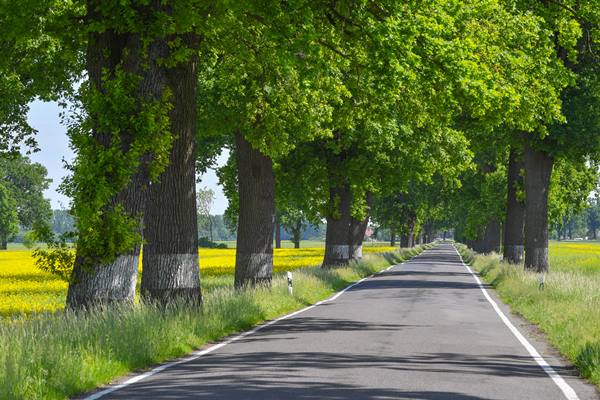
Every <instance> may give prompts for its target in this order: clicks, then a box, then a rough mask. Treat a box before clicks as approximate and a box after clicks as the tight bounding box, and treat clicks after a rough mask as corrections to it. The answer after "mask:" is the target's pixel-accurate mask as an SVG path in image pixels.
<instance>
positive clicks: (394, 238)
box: [390, 232, 396, 247]
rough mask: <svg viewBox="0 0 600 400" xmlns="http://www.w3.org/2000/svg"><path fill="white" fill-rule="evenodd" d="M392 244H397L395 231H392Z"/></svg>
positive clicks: (392, 245)
mask: <svg viewBox="0 0 600 400" xmlns="http://www.w3.org/2000/svg"><path fill="white" fill-rule="evenodd" d="M390 246H391V247H394V246H396V233H395V232H392V233H391V234H390Z"/></svg>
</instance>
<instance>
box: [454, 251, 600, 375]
mask: <svg viewBox="0 0 600 400" xmlns="http://www.w3.org/2000/svg"><path fill="white" fill-rule="evenodd" d="M461 253H462V254H463V255H464V257H465V260H467V259H469V258H471V257H473V258H472V265H473V267H474V268H475V270H477V271H478V272H479V273H480V274H481V275H482V276H483V277H484V278H485V280H486V281H487V282H490V283H491V284H492V285H493V286H494V287H495V289H496V290H497V292H498V294H499V295H500V297H501V298H502V300H503V301H504V302H506V303H507V304H510V306H511V308H512V310H513V311H514V312H516V313H518V314H521V315H522V316H524V317H525V318H526V319H528V320H529V321H531V322H533V323H535V324H536V325H538V326H539V328H540V329H541V330H542V331H543V332H544V333H545V334H546V337H547V338H548V340H549V341H550V342H551V343H552V344H553V345H554V346H555V347H556V348H558V349H559V350H560V352H561V353H562V354H563V355H565V356H566V357H567V358H568V359H569V360H571V362H573V363H574V364H575V365H576V366H577V367H578V368H579V370H580V372H581V374H582V376H583V377H585V378H588V379H590V380H591V381H592V382H594V383H595V384H596V385H600V244H599V243H589V242H581V243H574V242H553V243H551V245H550V253H549V254H550V256H549V257H550V258H549V259H550V271H551V272H550V273H549V274H547V275H546V283H545V288H544V290H540V289H539V282H538V278H539V275H538V274H535V273H531V272H526V271H524V270H523V267H522V266H512V265H508V264H505V263H502V262H501V260H500V257H499V256H497V255H489V256H479V255H477V256H474V255H472V254H469V251H468V250H466V249H464V248H462V249H461Z"/></svg>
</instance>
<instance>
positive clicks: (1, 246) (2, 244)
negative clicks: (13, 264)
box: [0, 239, 8, 250]
mask: <svg viewBox="0 0 600 400" xmlns="http://www.w3.org/2000/svg"><path fill="white" fill-rule="evenodd" d="M6 249H8V241H7V240H6V239H2V240H0V250H6Z"/></svg>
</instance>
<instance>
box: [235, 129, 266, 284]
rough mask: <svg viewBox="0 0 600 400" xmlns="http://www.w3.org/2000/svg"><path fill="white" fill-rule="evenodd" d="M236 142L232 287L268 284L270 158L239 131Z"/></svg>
mask: <svg viewBox="0 0 600 400" xmlns="http://www.w3.org/2000/svg"><path fill="white" fill-rule="evenodd" d="M235 143H236V156H237V166H238V185H239V196H240V200H239V205H240V210H239V219H238V234H237V248H236V258H235V287H236V288H238V289H239V288H243V287H246V286H255V285H256V284H268V285H270V284H271V278H272V276H273V228H274V223H275V175H274V174H273V162H272V161H271V159H270V158H269V157H267V156H265V155H264V154H262V153H261V152H260V151H258V150H256V149H254V148H253V147H252V145H251V144H250V143H249V142H248V141H247V140H246V138H245V137H244V135H243V134H242V133H241V132H240V131H238V132H237V133H236V135H235Z"/></svg>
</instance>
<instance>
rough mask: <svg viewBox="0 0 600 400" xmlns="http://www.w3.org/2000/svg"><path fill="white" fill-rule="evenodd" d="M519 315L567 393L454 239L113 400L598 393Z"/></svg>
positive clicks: (548, 399) (548, 397) (549, 399)
mask: <svg viewBox="0 0 600 400" xmlns="http://www.w3.org/2000/svg"><path fill="white" fill-rule="evenodd" d="M492 296H493V295H492ZM499 310H500V311H501V312H503V313H504V314H506V315H508V311H507V310H506V307H505V306H503V305H500V308H499ZM509 319H510V320H511V321H512V323H513V324H514V325H515V326H516V327H517V328H518V329H519V331H521V332H523V333H524V335H525V336H526V337H527V340H528V341H529V342H530V343H531V344H532V345H533V346H534V347H535V348H536V349H537V351H539V352H540V353H541V355H542V356H543V358H544V360H545V361H546V362H547V363H548V364H549V366H550V367H551V368H553V370H554V371H555V372H556V373H557V374H559V375H560V377H559V378H557V380H558V381H559V385H560V386H562V388H563V389H561V388H560V387H559V385H557V384H556V383H555V382H554V381H553V380H552V379H551V378H550V377H549V375H548V374H547V373H546V372H544V370H543V369H542V368H541V367H540V366H539V365H538V363H536V361H535V360H534V359H533V358H532V356H531V354H530V353H529V352H528V350H526V348H525V347H524V345H523V343H521V342H520V341H519V340H518V339H517V337H516V336H515V333H513V332H511V330H509V328H508V326H507V325H506V324H505V322H503V321H502V320H501V317H500V316H499V314H498V313H497V312H496V311H495V310H494V308H493V307H492V305H491V303H490V301H488V299H486V297H485V296H484V293H483V291H482V290H481V288H480V286H479V285H478V283H477V282H476V280H475V278H474V276H473V275H472V274H471V273H470V272H469V271H468V270H467V268H466V267H465V266H464V265H463V264H462V261H461V260H460V258H459V256H458V254H457V252H456V251H455V249H454V247H452V246H451V245H450V244H442V245H439V246H438V247H436V248H434V249H432V250H428V251H425V252H424V253H423V254H421V255H420V256H418V257H416V258H414V259H413V260H411V261H409V262H406V263H404V264H401V265H398V266H395V267H393V268H392V269H390V270H389V271H386V272H384V273H382V274H380V275H377V276H375V277H373V278H370V279H367V280H365V281H363V282H362V283H360V284H358V285H356V286H354V287H353V288H351V289H349V290H348V291H346V292H345V293H344V294H342V295H341V296H339V297H338V298H336V299H335V300H334V301H332V302H329V303H325V304H322V305H319V306H317V307H314V308H312V309H310V310H307V311H305V312H303V313H300V314H298V315H296V316H294V317H292V318H289V319H286V320H283V321H280V322H277V323H275V324H272V325H270V326H268V327H265V328H264V329H261V330H259V331H258V332H256V333H254V334H251V335H248V336H245V337H244V338H242V339H240V340H237V341H235V342H233V343H230V344H228V345H226V346H223V347H221V348H219V349H217V350H215V351H214V352H211V353H210V354H206V355H203V356H201V357H198V358H197V359H195V360H193V361H190V362H186V363H181V364H178V365H174V366H171V367H169V368H167V369H165V370H163V371H161V372H159V373H156V374H154V375H152V376H149V377H147V378H145V379H142V380H140V381H138V382H136V383H133V384H128V385H126V386H124V387H121V388H120V389H118V390H115V391H113V392H111V393H106V394H103V395H102V396H101V398H102V399H230V400H232V399H240V400H241V399H278V400H279V399H321V400H324V399H331V400H333V399H340V400H341V399H378V400H379V399H423V400H430V399H436V400H438V399H439V400H442V399H448V400H450V399H452V400H473V399H543V400H554V399H567V398H569V390H571V389H572V390H573V391H574V392H576V395H575V397H573V393H571V395H570V396H571V397H570V398H572V399H576V398H579V399H581V400H584V399H597V398H598V397H597V394H596V391H595V389H594V388H593V387H591V386H590V385H587V384H586V383H584V382H583V381H581V380H580V379H578V378H576V377H575V376H574V372H573V370H572V368H569V367H568V366H565V364H564V363H563V362H562V361H560V360H559V359H557V358H556V357H555V356H553V355H552V354H548V353H552V350H551V349H549V348H548V347H547V345H545V344H544V343H543V342H541V341H540V340H539V338H536V337H532V335H531V334H528V333H526V331H527V330H528V329H527V327H526V326H524V324H523V323H522V322H520V321H517V320H515V319H514V318H513V317H509ZM560 382H562V383H560ZM109 389H110V390H112V389H114V387H112V389H111V388H109ZM98 394H102V392H97V393H96V396H98Z"/></svg>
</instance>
